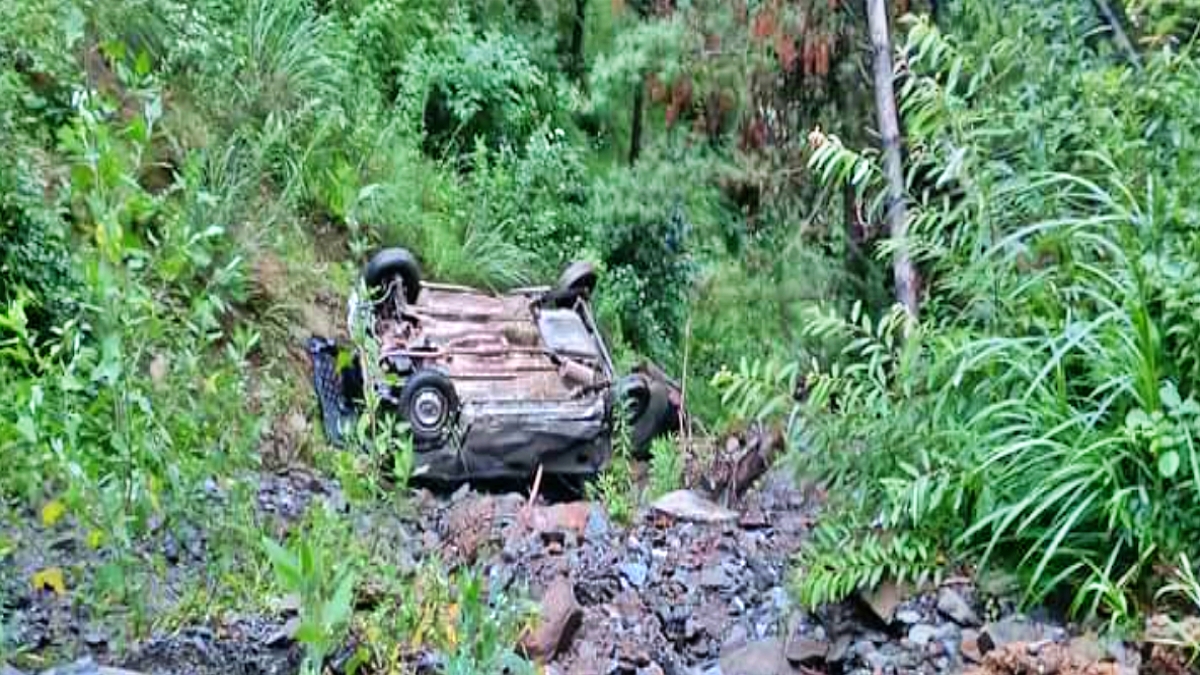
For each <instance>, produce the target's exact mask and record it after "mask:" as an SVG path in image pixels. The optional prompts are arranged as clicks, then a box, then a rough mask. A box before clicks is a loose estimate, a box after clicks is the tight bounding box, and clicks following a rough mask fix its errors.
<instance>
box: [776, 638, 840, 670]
mask: <svg viewBox="0 0 1200 675" xmlns="http://www.w3.org/2000/svg"><path fill="white" fill-rule="evenodd" d="M829 648H830V646H829V642H828V641H826V640H819V639H815V638H810V637H801V636H798V635H792V637H791V639H789V640H788V643H787V647H786V648H785V649H784V656H785V657H786V658H787V660H788V661H791V662H792V663H797V664H802V665H812V664H814V663H820V662H822V661H825V658H826V656H828V654H829Z"/></svg>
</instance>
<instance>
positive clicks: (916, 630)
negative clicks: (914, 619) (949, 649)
mask: <svg viewBox="0 0 1200 675" xmlns="http://www.w3.org/2000/svg"><path fill="white" fill-rule="evenodd" d="M937 633H938V630H937V628H934V627H933V626H930V625H929V624H927V623H918V624H916V625H914V626H913V627H912V628H909V629H908V639H909V641H910V642H912V643H913V644H915V645H917V646H918V647H924V646H925V645H927V644H929V643H930V641H932V640H934V639H935V638H936V637H937Z"/></svg>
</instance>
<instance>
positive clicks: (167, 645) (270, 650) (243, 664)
mask: <svg viewBox="0 0 1200 675" xmlns="http://www.w3.org/2000/svg"><path fill="white" fill-rule="evenodd" d="M281 634H282V635H289V631H288V630H287V629H286V628H284V627H281V626H280V624H278V623H276V622H274V621H271V620H267V619H264V618H260V617H241V618H234V619H231V620H229V621H226V622H222V623H221V624H220V625H219V626H215V627H214V628H208V627H206V626H191V627H187V628H184V629H182V630H179V631H172V632H170V633H162V634H155V635H153V636H151V637H150V638H149V639H147V640H145V641H142V642H140V643H138V644H137V645H135V646H134V647H133V649H132V650H131V651H130V652H129V653H128V654H126V655H124V656H123V657H122V658H121V659H120V665H121V666H122V667H125V668H130V669H132V670H134V671H136V672H139V673H145V674H146V675H179V674H181V673H188V675H229V674H230V673H238V674H241V675H291V674H292V673H295V672H297V671H298V669H299V667H300V659H301V656H302V653H303V650H302V649H301V647H300V646H299V645H298V644H296V643H295V642H294V640H293V639H292V637H293V636H294V634H295V632H294V631H291V632H290V635H289V637H287V638H285V639H281V640H279V641H278V642H277V643H276V644H275V645H270V644H268V643H269V642H272V638H279V637H280V636H281Z"/></svg>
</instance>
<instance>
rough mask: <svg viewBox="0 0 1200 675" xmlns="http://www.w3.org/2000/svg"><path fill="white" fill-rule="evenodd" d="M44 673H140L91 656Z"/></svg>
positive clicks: (124, 674) (130, 674) (132, 674)
mask: <svg viewBox="0 0 1200 675" xmlns="http://www.w3.org/2000/svg"><path fill="white" fill-rule="evenodd" d="M0 672H2V671H0ZM42 675H138V673H136V672H134V671H132V670H125V669H124V668H110V667H107V666H101V665H97V664H96V662H95V661H93V660H92V659H91V658H90V657H89V658H82V659H80V660H78V661H76V662H74V663H72V664H70V665H66V666H59V667H57V668H51V669H50V670H46V671H43V672H42Z"/></svg>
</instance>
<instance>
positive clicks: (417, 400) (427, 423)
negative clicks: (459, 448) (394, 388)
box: [400, 370, 459, 445]
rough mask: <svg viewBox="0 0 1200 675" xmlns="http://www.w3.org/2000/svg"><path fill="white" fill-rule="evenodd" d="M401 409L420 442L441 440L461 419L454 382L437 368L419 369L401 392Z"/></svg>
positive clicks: (429, 442) (415, 437) (414, 437)
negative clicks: (459, 417)
mask: <svg viewBox="0 0 1200 675" xmlns="http://www.w3.org/2000/svg"><path fill="white" fill-rule="evenodd" d="M400 411H401V412H402V413H403V414H404V419H406V420H407V421H408V425H409V427H410V428H411V429H412V434H413V439H414V440H415V441H417V443H418V444H421V445H429V444H433V443H440V442H441V441H443V440H444V439H445V437H446V433H447V432H448V431H449V430H450V427H451V426H452V425H453V424H454V423H455V422H456V421H457V420H458V411H459V402H458V393H457V392H455V391H454V383H453V382H451V381H450V378H448V377H446V376H445V375H444V374H442V373H440V372H438V371H436V370H419V371H417V372H416V373H415V374H413V376H412V377H410V378H408V381H407V382H405V383H404V388H403V389H402V390H401V391H400Z"/></svg>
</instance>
